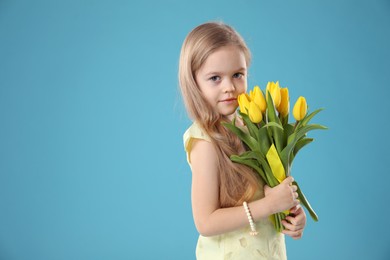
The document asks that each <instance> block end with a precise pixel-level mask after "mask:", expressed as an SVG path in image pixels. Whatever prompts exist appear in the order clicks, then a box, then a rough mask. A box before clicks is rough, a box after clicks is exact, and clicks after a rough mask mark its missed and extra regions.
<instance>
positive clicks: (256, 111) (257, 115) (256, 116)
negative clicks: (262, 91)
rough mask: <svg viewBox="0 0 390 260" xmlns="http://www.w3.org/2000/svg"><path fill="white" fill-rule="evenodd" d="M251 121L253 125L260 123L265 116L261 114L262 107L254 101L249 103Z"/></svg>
mask: <svg viewBox="0 0 390 260" xmlns="http://www.w3.org/2000/svg"><path fill="white" fill-rule="evenodd" d="M249 119H250V120H251V121H252V122H253V123H260V121H261V120H262V119H263V114H262V113H261V110H260V107H259V106H258V105H256V103H255V102H253V101H252V102H250V103H249Z"/></svg>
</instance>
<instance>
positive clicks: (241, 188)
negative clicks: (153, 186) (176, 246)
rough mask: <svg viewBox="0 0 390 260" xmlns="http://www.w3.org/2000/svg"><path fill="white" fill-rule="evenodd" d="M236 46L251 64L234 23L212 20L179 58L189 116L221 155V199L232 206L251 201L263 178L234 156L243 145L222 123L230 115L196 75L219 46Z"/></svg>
mask: <svg viewBox="0 0 390 260" xmlns="http://www.w3.org/2000/svg"><path fill="white" fill-rule="evenodd" d="M224 46H236V47H238V48H239V49H240V50H241V51H242V52H243V54H244V56H245V60H246V63H247V66H249V64H250V60H251V54H250V51H249V49H248V47H247V46H246V44H245V42H244V40H243V39H242V37H241V36H240V35H239V34H238V33H237V32H236V31H235V30H234V29H233V28H232V27H230V26H228V25H226V24H224V23H219V22H210V23H205V24H202V25H200V26H198V27H196V28H195V29H193V30H192V31H191V32H190V33H189V34H188V35H187V37H186V39H185V40H184V43H183V46H182V49H181V53H180V61H179V85H180V89H181V93H182V96H183V101H184V104H185V106H186V109H187V112H188V114H189V116H190V117H191V118H192V119H193V120H194V121H196V122H197V123H198V124H199V125H200V127H201V128H202V129H203V130H204V131H205V133H206V134H207V135H208V136H209V137H210V139H211V142H212V144H213V145H214V147H215V150H216V152H217V158H218V162H217V163H218V171H219V172H218V174H219V175H218V176H219V183H220V188H219V201H220V205H221V207H231V206H236V205H240V204H242V203H243V202H244V201H247V200H251V199H252V198H253V196H254V194H255V192H256V191H261V190H262V189H259V186H260V183H261V182H260V180H259V178H258V177H257V175H256V174H254V173H253V170H252V169H250V168H249V167H247V166H244V165H242V164H237V163H233V162H232V161H231V160H230V156H231V155H233V154H238V153H239V152H240V151H241V152H242V151H243V149H244V148H243V144H242V142H241V141H240V140H239V139H238V137H237V136H235V135H234V134H233V133H232V132H231V131H229V130H228V129H226V128H225V127H224V126H223V124H221V123H222V122H225V121H227V118H226V117H224V116H222V115H220V114H219V113H217V112H216V111H215V110H214V109H213V108H212V107H211V105H210V104H209V103H208V102H207V100H206V99H205V97H204V96H203V94H202V92H201V90H200V88H199V87H198V85H197V83H196V80H195V75H196V73H197V71H198V70H199V69H200V68H201V66H202V65H203V64H204V62H205V61H206V59H207V58H208V57H209V56H210V54H212V53H213V52H215V51H216V50H217V49H219V48H221V47H224Z"/></svg>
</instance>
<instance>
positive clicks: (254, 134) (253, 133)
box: [239, 112, 260, 148]
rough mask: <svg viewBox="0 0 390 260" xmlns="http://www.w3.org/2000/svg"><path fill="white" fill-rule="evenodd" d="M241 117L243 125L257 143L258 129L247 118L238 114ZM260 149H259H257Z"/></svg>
mask: <svg viewBox="0 0 390 260" xmlns="http://www.w3.org/2000/svg"><path fill="white" fill-rule="evenodd" d="M239 114H240V115H241V118H242V119H243V120H244V123H245V125H246V128H247V129H248V131H249V134H250V135H251V136H252V137H253V138H255V139H256V140H257V142H259V136H258V127H257V126H256V125H255V124H254V123H253V122H252V121H251V120H250V118H249V116H248V115H246V114H244V113H241V112H239ZM259 148H260V147H259Z"/></svg>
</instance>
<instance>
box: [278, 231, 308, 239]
mask: <svg viewBox="0 0 390 260" xmlns="http://www.w3.org/2000/svg"><path fill="white" fill-rule="evenodd" d="M282 233H283V234H285V235H288V236H290V237H292V238H293V239H300V238H301V237H302V235H303V230H302V229H301V230H298V231H291V230H287V229H285V230H283V231H282Z"/></svg>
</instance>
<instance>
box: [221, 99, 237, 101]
mask: <svg viewBox="0 0 390 260" xmlns="http://www.w3.org/2000/svg"><path fill="white" fill-rule="evenodd" d="M236 100H237V98H227V99H224V100H221V102H232V101H236Z"/></svg>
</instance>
